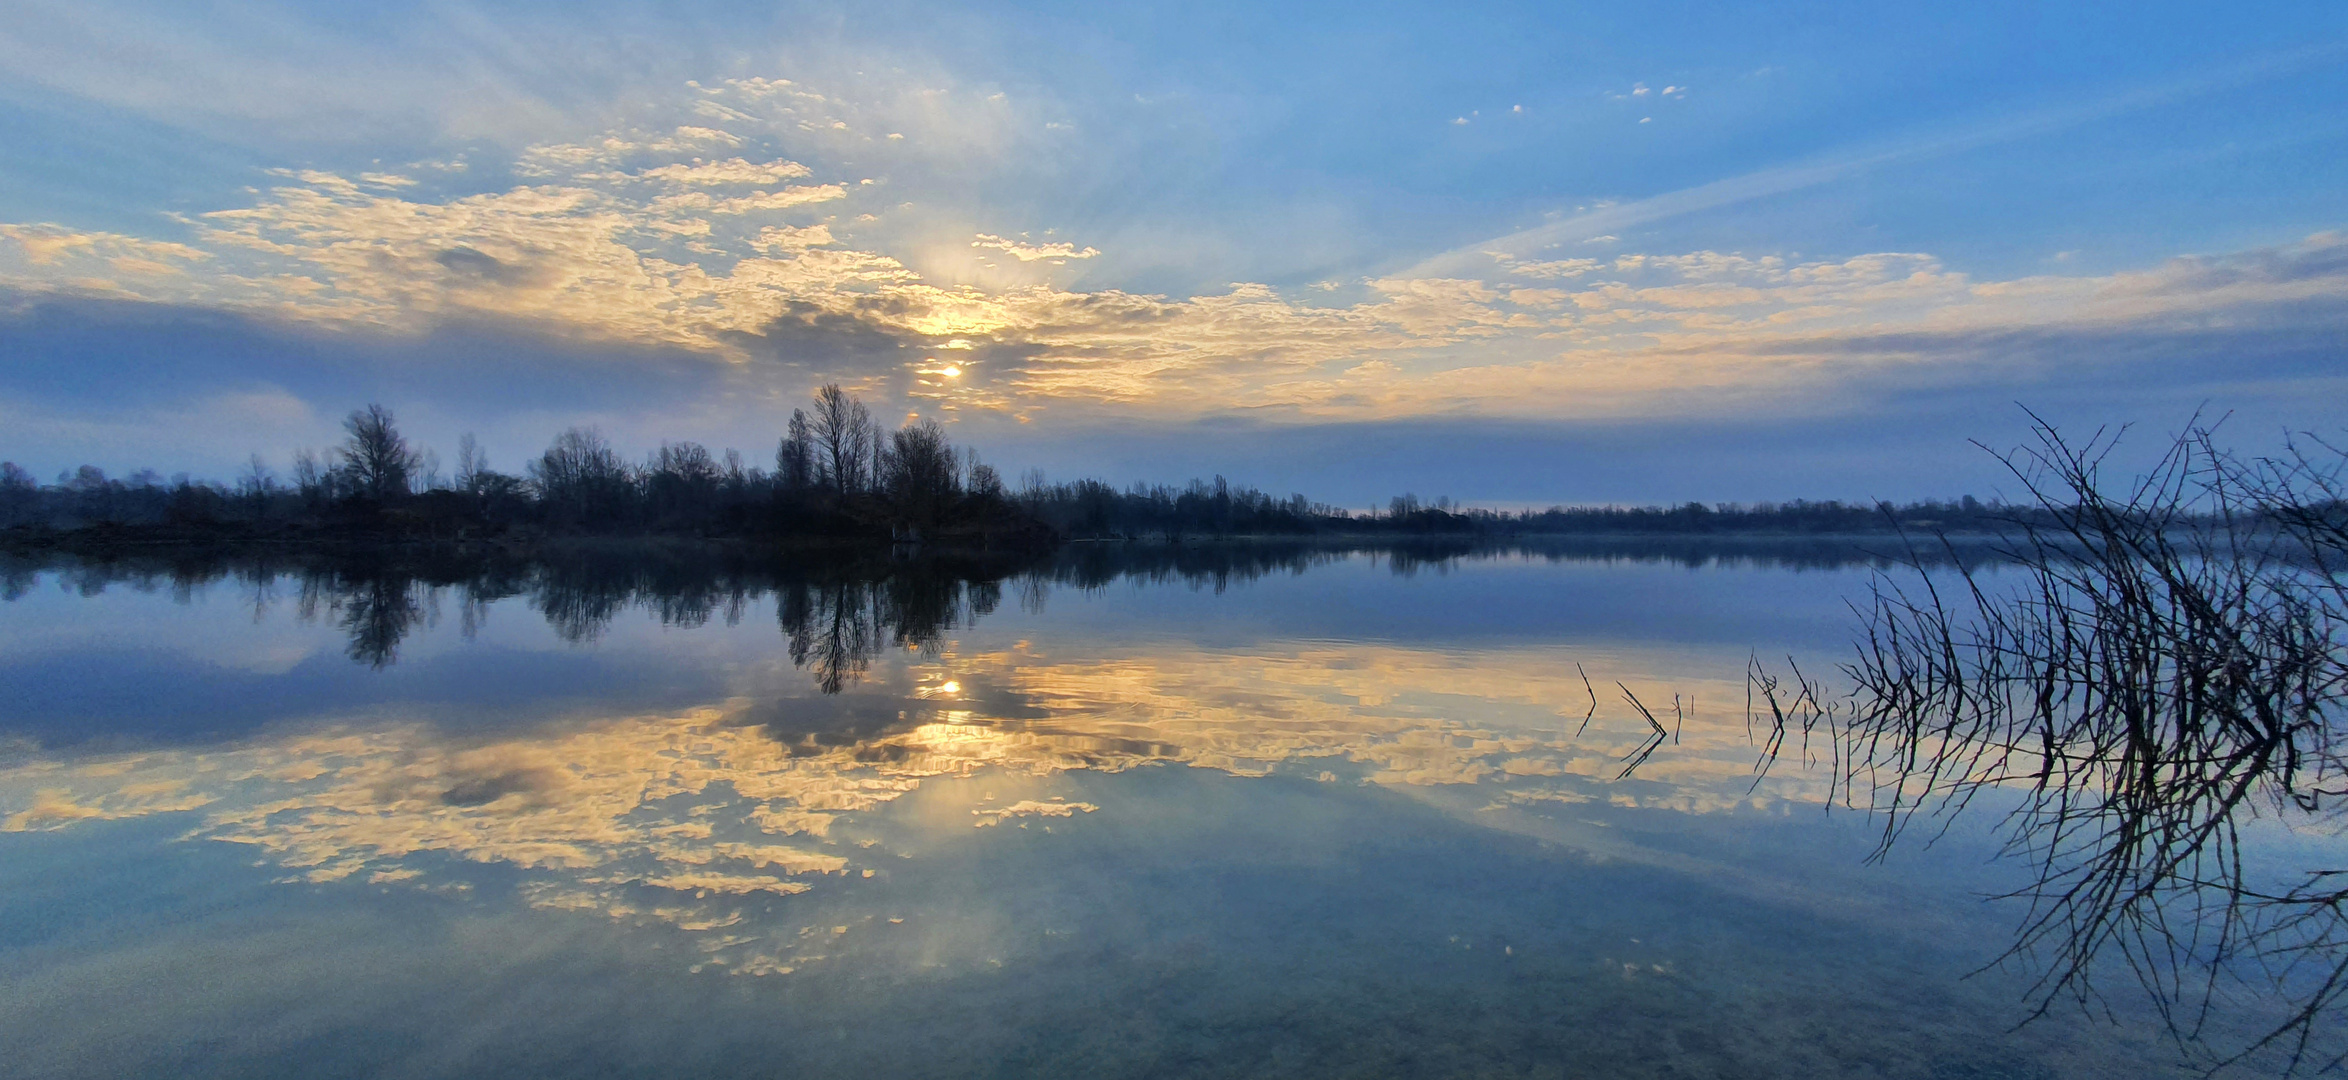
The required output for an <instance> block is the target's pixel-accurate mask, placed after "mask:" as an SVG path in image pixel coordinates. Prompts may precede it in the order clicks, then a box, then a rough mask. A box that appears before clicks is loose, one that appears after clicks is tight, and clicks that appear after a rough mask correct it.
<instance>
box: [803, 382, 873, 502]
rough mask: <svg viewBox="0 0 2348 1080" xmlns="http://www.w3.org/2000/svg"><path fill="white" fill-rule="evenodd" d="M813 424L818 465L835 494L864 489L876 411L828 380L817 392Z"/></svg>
mask: <svg viewBox="0 0 2348 1080" xmlns="http://www.w3.org/2000/svg"><path fill="white" fill-rule="evenodd" d="M810 427H811V428H812V429H813V434H814V436H815V454H816V463H817V466H818V467H819V468H821V469H822V470H823V473H824V477H823V479H824V481H825V482H826V483H828V484H830V485H831V488H832V491H833V493H834V494H836V495H839V496H840V497H841V498H846V497H848V496H850V495H853V494H855V493H856V492H857V491H859V490H861V489H862V488H863V486H864V475H865V468H866V466H867V464H868V463H869V458H868V457H867V455H868V454H869V453H870V452H871V451H870V450H869V445H870V443H871V442H872V439H873V434H874V432H873V424H872V414H871V413H870V412H867V411H865V408H864V403H863V402H861V401H858V400H856V399H855V398H854V397H853V396H850V395H849V394H848V393H847V392H845V391H843V390H841V389H840V384H838V383H826V384H824V386H823V388H822V389H820V390H817V391H816V392H815V416H814V418H813V420H812V422H811V424H810Z"/></svg>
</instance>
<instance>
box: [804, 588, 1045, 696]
mask: <svg viewBox="0 0 2348 1080" xmlns="http://www.w3.org/2000/svg"><path fill="white" fill-rule="evenodd" d="M1001 600H1002V585H1001V584H1000V583H999V582H997V581H988V580H975V581H974V580H967V579H964V578H962V577H959V576H956V575H953V574H950V573H937V572H925V571H905V572H899V573H893V574H890V575H888V576H886V577H882V578H879V579H877V580H831V581H823V582H808V581H798V582H792V583H790V584H788V585H786V586H784V587H783V588H782V589H781V597H780V601H779V603H778V604H777V605H776V608H777V617H778V619H779V621H780V622H781V624H782V631H783V635H784V637H785V638H787V639H788V640H789V642H790V651H791V662H792V663H794V664H797V665H798V666H800V667H802V668H807V669H809V670H810V671H811V672H812V673H813V674H814V676H815V681H816V685H817V686H819V687H821V688H822V690H823V692H824V693H827V694H836V693H839V692H840V691H841V690H843V689H845V688H847V687H849V686H853V685H855V684H856V683H858V682H860V681H862V680H863V678H864V675H865V671H866V670H867V668H868V667H869V665H870V662H871V660H872V658H873V657H874V656H876V655H878V654H879V653H880V651H881V650H882V649H884V648H889V647H892V646H893V647H897V648H908V647H910V648H916V649H919V650H921V651H922V652H925V653H935V652H936V650H937V648H938V645H939V642H940V641H941V640H942V638H943V637H944V635H945V633H946V632H947V631H949V630H952V629H954V628H956V627H958V626H967V625H969V624H970V623H972V622H975V621H976V620H978V619H980V618H983V617H985V616H986V615H987V614H989V613H990V612H992V611H994V609H995V606H996V605H997V604H999V603H1000V602H1001Z"/></svg>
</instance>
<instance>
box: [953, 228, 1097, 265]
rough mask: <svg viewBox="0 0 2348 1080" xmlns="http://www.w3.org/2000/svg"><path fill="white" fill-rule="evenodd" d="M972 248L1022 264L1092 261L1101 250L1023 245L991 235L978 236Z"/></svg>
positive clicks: (1066, 246) (1064, 246)
mask: <svg viewBox="0 0 2348 1080" xmlns="http://www.w3.org/2000/svg"><path fill="white" fill-rule="evenodd" d="M970 246H971V247H974V248H992V249H993V250H996V251H1000V252H1003V253H1004V254H1007V255H1009V256H1011V257H1012V258H1014V259H1017V260H1019V261H1020V262H1034V261H1036V260H1038V259H1050V260H1054V261H1057V260H1060V259H1090V258H1092V257H1094V256H1096V255H1099V254H1100V250H1099V249H1097V248H1090V247H1088V248H1084V249H1082V250H1079V249H1078V248H1077V247H1076V245H1074V244H1067V243H1059V244H1022V243H1020V242H1018V241H1016V240H1006V239H1004V238H1002V237H1000V236H995V235H993V234H991V233H980V234H978V239H976V240H973V241H971V242H970Z"/></svg>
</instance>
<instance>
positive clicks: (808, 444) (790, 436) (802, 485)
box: [775, 409, 815, 495]
mask: <svg viewBox="0 0 2348 1080" xmlns="http://www.w3.org/2000/svg"><path fill="white" fill-rule="evenodd" d="M775 482H776V483H778V484H780V485H782V489H783V492H784V493H785V494H788V495H802V494H805V493H806V492H807V490H808V489H809V488H811V487H813V486H815V443H814V436H813V435H812V434H810V433H809V431H808V426H807V412H806V410H804V409H793V410H791V425H790V428H789V429H788V433H787V434H785V435H784V436H783V441H782V443H781V444H780V445H777V446H776V447H775Z"/></svg>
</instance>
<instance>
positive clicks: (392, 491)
mask: <svg viewBox="0 0 2348 1080" xmlns="http://www.w3.org/2000/svg"><path fill="white" fill-rule="evenodd" d="M342 429H343V431H345V432H347V433H348V437H347V438H345V439H344V440H343V444H342V446H341V448H340V449H338V450H337V451H336V453H337V455H338V456H340V457H341V458H342V470H343V472H344V474H345V475H347V476H348V477H349V478H350V481H351V487H352V488H353V489H354V491H355V493H356V494H358V495H360V496H363V497H365V498H369V499H373V500H375V501H376V502H379V503H383V502H392V501H394V500H397V499H399V498H402V497H404V496H406V495H407V494H408V492H409V487H410V484H411V483H412V477H413V474H414V473H415V471H416V467H417V466H418V464H419V463H420V462H421V459H422V455H420V454H418V453H416V452H415V451H414V450H413V449H410V448H409V446H408V441H407V440H406V439H404V438H402V437H401V436H400V433H399V428H398V426H397V425H396V424H395V423H394V421H393V418H392V415H391V410H390V409H386V408H384V407H383V406H381V405H369V406H367V407H366V408H364V409H355V410H353V411H352V412H351V414H350V416H348V417H346V418H344V420H343V422H342Z"/></svg>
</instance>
